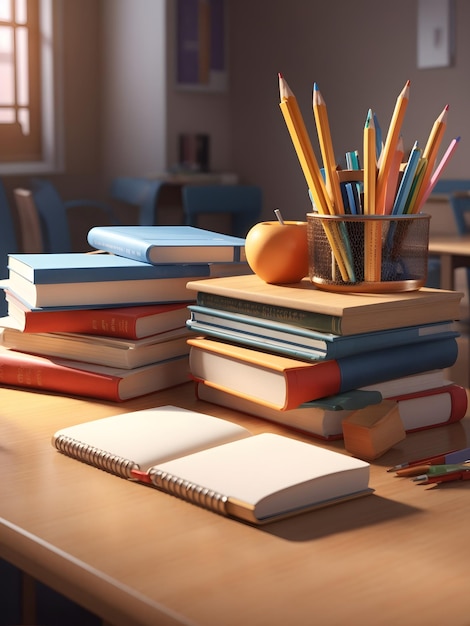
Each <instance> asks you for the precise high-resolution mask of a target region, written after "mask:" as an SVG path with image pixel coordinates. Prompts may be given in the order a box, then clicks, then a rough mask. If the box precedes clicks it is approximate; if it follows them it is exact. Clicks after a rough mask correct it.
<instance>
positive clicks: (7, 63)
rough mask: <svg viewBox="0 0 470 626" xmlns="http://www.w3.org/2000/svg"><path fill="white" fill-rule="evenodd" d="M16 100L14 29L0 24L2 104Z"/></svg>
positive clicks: (0, 89) (0, 100)
mask: <svg viewBox="0 0 470 626" xmlns="http://www.w3.org/2000/svg"><path fill="white" fill-rule="evenodd" d="M0 1H1V0H0ZM14 102H15V83H14V64H13V29H12V28H11V27H10V26H0V104H14Z"/></svg>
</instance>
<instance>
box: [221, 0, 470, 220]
mask: <svg viewBox="0 0 470 626" xmlns="http://www.w3.org/2000/svg"><path fill="white" fill-rule="evenodd" d="M456 17H457V20H456V23H457V26H456V61H455V64H454V65H453V66H452V67H449V68H440V69H420V70H418V69H417V67H416V31H417V2H416V0H394V1H393V2H380V3H377V2H376V1H374V0H354V2H351V1H350V0H337V1H336V2H320V1H319V0H311V1H309V0H289V2H287V3H286V2H283V1H282V0H269V1H267V0H261V1H259V0H258V1H257V2H252V1H251V0H236V1H231V2H230V59H231V66H230V70H231V71H230V75H231V92H230V95H231V97H230V123H231V129H232V142H233V153H232V164H233V169H234V170H235V171H237V172H238V173H239V174H240V176H241V177H242V178H243V179H246V180H249V181H250V182H258V183H259V184H261V185H262V187H263V189H264V194H265V209H264V211H265V218H269V219H272V211H273V209H274V208H276V207H279V208H281V210H282V212H283V214H284V215H285V216H286V217H288V218H290V219H302V218H303V216H304V214H305V212H306V211H307V210H309V201H308V197H307V194H306V188H305V187H306V186H305V182H304V178H303V175H302V173H301V169H300V166H299V164H298V161H297V157H296V155H295V152H294V150H293V146H292V143H291V141H290V138H289V135H288V132H287V129H286V126H285V123H284V120H283V117H282V114H281V112H280V110H279V106H278V103H279V91H278V81H277V73H278V72H282V74H283V75H284V77H285V78H286V80H287V81H288V83H289V85H290V87H291V88H292V90H293V91H294V92H295V94H296V96H297V99H298V101H299V104H300V107H301V109H302V112H303V115H304V117H305V122H306V124H307V128H308V130H309V132H310V136H311V138H312V143H313V144H314V148H315V150H316V152H317V155H318V156H319V150H318V143H317V137H316V130H315V125H314V119H313V114H312V107H311V97H312V86H313V82H317V83H318V86H319V88H320V90H321V92H322V95H323V97H324V98H325V100H326V103H327V106H328V113H329V121H330V126H331V132H332V136H333V143H334V148H335V152H336V154H337V157H338V159H339V160H340V159H342V158H343V155H344V153H345V151H347V150H354V149H358V150H359V151H360V152H361V153H362V130H363V126H364V122H365V118H366V114H367V110H368V108H369V107H371V108H373V109H374V110H375V111H376V113H377V114H378V116H379V120H380V123H381V125H382V127H383V128H384V131H386V128H387V127H388V124H389V121H390V118H391V115H392V111H393V108H394V106H395V101H396V98H397V96H398V94H399V93H400V91H401V90H402V88H403V86H404V84H405V82H406V80H408V79H409V80H410V81H411V92H410V94H411V95H410V101H409V105H408V109H407V113H406V117H405V122H404V126H403V138H404V141H405V145H406V147H410V146H411V145H412V144H413V142H414V141H415V140H416V139H417V140H418V141H419V142H420V144H421V145H422V146H423V147H424V145H425V142H426V140H427V136H428V134H429V131H430V129H431V127H432V124H433V123H434V120H435V119H436V118H437V116H438V115H439V114H440V113H441V111H442V109H443V107H444V106H445V105H446V104H449V105H450V109H449V118H448V127H447V131H446V135H445V137H444V144H445V146H447V145H448V143H449V142H450V140H451V139H452V138H453V137H455V136H458V135H461V136H462V140H461V142H460V145H459V148H458V150H457V152H456V153H455V154H454V157H453V160H452V161H451V163H450V164H449V167H448V169H447V170H446V172H445V175H446V176H447V177H449V178H452V177H455V178H457V177H464V178H470V168H469V166H468V163H469V160H470V123H469V119H468V111H469V110H470V81H469V79H468V72H469V66H468V59H469V58H470V38H469V37H468V36H467V32H466V29H467V27H468V24H469V23H470V3H469V2H468V1H467V0H457V2H456Z"/></svg>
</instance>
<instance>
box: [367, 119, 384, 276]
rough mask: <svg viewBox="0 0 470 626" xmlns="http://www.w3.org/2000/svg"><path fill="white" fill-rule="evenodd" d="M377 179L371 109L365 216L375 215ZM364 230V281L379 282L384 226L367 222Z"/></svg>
mask: <svg viewBox="0 0 470 626" xmlns="http://www.w3.org/2000/svg"><path fill="white" fill-rule="evenodd" d="M376 177H377V162H376V147H375V124H374V118H373V115H372V111H371V110H370V109H369V112H368V114H367V119H366V123H365V125H364V215H374V214H375V187H376ZM364 230H365V232H364V279H365V280H366V282H377V281H380V276H381V267H382V224H381V223H380V220H367V221H366V223H365V229H364Z"/></svg>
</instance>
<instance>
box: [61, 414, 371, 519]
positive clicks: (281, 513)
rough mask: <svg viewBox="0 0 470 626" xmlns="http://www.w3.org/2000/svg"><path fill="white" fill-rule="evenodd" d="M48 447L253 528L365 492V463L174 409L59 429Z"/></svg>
mask: <svg viewBox="0 0 470 626" xmlns="http://www.w3.org/2000/svg"><path fill="white" fill-rule="evenodd" d="M52 443H53V445H54V446H55V447H56V448H57V449H58V450H59V451H60V452H62V453H64V454H65V455H67V456H70V457H73V458H75V459H78V460H80V461H83V462H85V463H88V464H90V465H93V466H95V467H97V468H99V469H102V470H105V471H108V472H111V473H113V474H116V475H118V476H121V477H122V478H127V479H134V480H137V481H141V482H144V483H146V484H149V485H153V486H155V487H157V488H159V489H161V490H163V491H165V492H168V493H170V494H172V495H176V496H178V497H180V498H183V499H186V500H188V501H190V502H192V503H193V504H198V505H200V506H203V507H205V508H208V509H210V510H212V511H214V512H217V513H220V514H223V515H228V516H230V517H235V518H238V519H241V520H244V521H247V522H251V523H253V524H264V523H267V522H271V521H274V520H277V519H280V518H282V517H286V516H290V515H294V514H298V513H302V512H305V511H308V510H311V509H313V508H317V507H321V506H326V505H329V504H334V503H337V502H340V501H342V500H345V499H350V498H354V497H358V496H362V495H366V494H368V493H371V491H372V490H371V489H370V488H369V469H370V467H369V464H368V463H366V462H364V461H361V460H359V459H355V458H353V457H351V456H348V455H346V454H341V453H339V452H334V451H331V450H326V449H324V448H320V447H319V446H315V445H313V444H310V443H305V442H302V441H297V440H295V439H290V438H289V437H285V436H282V435H276V434H270V433H262V434H259V435H252V434H251V433H250V432H249V431H248V430H247V429H245V428H243V427H241V426H239V425H238V424H234V423H232V422H229V421H226V420H222V419H220V418H217V417H213V416H210V415H205V414H204V413H198V412H196V411H190V410H187V409H182V408H179V407H175V406H161V407H158V408H152V409H145V410H141V411H135V412H133V413H125V414H120V415H114V416H111V417H107V418H102V419H99V420H94V421H92V422H85V423H82V424H77V425H75V426H70V427H68V428H63V429H61V430H59V431H57V432H56V433H55V434H54V435H53V437H52Z"/></svg>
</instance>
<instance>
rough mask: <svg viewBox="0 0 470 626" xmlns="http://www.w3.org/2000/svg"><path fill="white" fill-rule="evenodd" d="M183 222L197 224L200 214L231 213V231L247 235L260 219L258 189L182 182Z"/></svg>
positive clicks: (261, 195)
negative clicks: (185, 183)
mask: <svg viewBox="0 0 470 626" xmlns="http://www.w3.org/2000/svg"><path fill="white" fill-rule="evenodd" d="M182 200H183V213H184V220H185V224H186V225H188V226H197V221H198V217H199V216H200V215H202V214H214V213H221V214H227V213H228V214H230V215H231V219H232V222H231V232H230V234H232V235H235V236H237V237H246V234H247V232H248V231H249V230H250V228H251V227H252V226H253V225H254V224H256V223H257V222H259V220H260V217H261V211H262V206H263V194H262V191H261V188H260V187H258V186H256V185H185V186H184V187H183V189H182Z"/></svg>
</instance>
